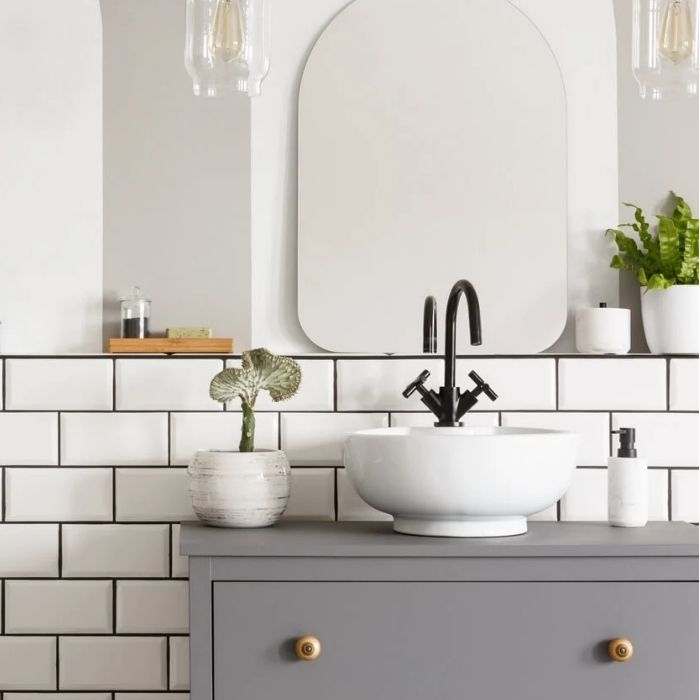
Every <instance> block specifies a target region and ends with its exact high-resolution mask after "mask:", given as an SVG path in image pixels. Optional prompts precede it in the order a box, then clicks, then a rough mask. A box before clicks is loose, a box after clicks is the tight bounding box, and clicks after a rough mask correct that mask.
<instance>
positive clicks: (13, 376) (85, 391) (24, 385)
mask: <svg viewBox="0 0 700 700" xmlns="http://www.w3.org/2000/svg"><path fill="white" fill-rule="evenodd" d="M5 367H6V370H5V376H6V379H5V381H6V389H5V391H6V399H5V400H6V403H7V405H6V408H7V409H8V410H17V411H36V410H61V411H72V410H78V411H109V410H111V408H112V371H113V365H112V360H109V359H69V358H61V359H43V358H42V359H22V360H7V361H6V365H5Z"/></svg>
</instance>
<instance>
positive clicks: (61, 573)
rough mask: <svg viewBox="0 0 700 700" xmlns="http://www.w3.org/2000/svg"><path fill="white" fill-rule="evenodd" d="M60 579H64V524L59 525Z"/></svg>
mask: <svg viewBox="0 0 700 700" xmlns="http://www.w3.org/2000/svg"><path fill="white" fill-rule="evenodd" d="M58 578H63V523H58Z"/></svg>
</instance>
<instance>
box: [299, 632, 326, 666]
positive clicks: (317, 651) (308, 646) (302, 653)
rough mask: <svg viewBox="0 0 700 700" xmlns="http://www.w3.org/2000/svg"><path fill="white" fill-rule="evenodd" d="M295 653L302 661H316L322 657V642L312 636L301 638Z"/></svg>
mask: <svg viewBox="0 0 700 700" xmlns="http://www.w3.org/2000/svg"><path fill="white" fill-rule="evenodd" d="M294 651H295V652H296V655H297V657H299V658H300V659H301V660H302V661H315V660H316V659H318V657H319V656H320V655H321V642H319V640H318V639H317V638H316V637H312V636H310V635H306V636H304V637H299V639H297V641H296V642H295V644H294Z"/></svg>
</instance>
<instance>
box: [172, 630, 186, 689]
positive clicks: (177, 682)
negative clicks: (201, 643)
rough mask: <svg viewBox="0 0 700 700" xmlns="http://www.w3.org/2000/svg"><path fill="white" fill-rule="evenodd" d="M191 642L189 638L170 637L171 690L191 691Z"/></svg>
mask: <svg viewBox="0 0 700 700" xmlns="http://www.w3.org/2000/svg"><path fill="white" fill-rule="evenodd" d="M189 687H190V640H189V637H170V689H171V690H189Z"/></svg>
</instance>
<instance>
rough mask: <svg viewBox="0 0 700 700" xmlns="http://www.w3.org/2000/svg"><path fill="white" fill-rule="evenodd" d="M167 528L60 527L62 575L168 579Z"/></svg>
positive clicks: (136, 526) (127, 526) (165, 526)
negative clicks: (61, 532)
mask: <svg viewBox="0 0 700 700" xmlns="http://www.w3.org/2000/svg"><path fill="white" fill-rule="evenodd" d="M169 534H170V533H169V528H168V526H167V525H64V526H63V575H64V576H66V577H69V578H70V577H90V576H115V577H121V578H139V577H142V578H150V577H156V578H159V577H165V576H168V569H169V568H170V567H169V561H168V549H169V544H168V538H169Z"/></svg>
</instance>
